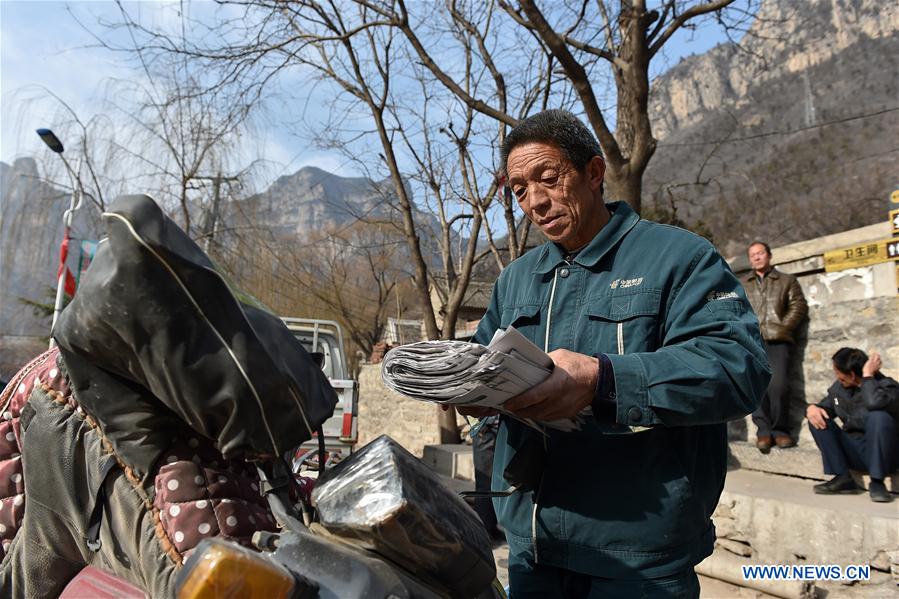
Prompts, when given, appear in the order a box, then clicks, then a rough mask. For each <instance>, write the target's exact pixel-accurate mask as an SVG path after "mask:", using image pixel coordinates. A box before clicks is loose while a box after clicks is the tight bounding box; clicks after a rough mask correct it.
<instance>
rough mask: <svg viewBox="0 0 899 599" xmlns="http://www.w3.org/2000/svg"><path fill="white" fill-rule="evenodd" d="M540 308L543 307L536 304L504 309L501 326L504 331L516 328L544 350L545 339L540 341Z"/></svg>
mask: <svg viewBox="0 0 899 599" xmlns="http://www.w3.org/2000/svg"><path fill="white" fill-rule="evenodd" d="M540 308H541V306H539V305H536V304H535V305H526V306H513V307H509V308H503V312H502V316H501V317H500V323H499V326H500V328H501V329H503V330H505V329H507V328H509V327H515V330H517V331H518V332H519V333H521V334H522V335H524V336H525V337H527V338H528V339H530V340H531V343H533V344H534V345H536V346H537V347H539V348H540V349H543V339H538V336H539V332H540Z"/></svg>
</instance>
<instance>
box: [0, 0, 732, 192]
mask: <svg viewBox="0 0 899 599" xmlns="http://www.w3.org/2000/svg"><path fill="white" fill-rule="evenodd" d="M179 5H181V3H180V2H178V1H177V0H175V1H160V0H156V1H147V2H131V3H126V6H127V7H128V9H129V11H135V12H138V11H139V12H140V13H141V16H142V17H143V18H149V19H152V20H153V21H154V22H155V23H157V24H159V25H160V26H163V27H170V26H176V25H177V18H176V17H175V15H176V12H175V10H173V9H176V8H177V7H178V6H179ZM184 5H185V6H186V7H187V10H191V11H193V13H194V15H195V16H196V14H197V13H198V12H201V11H204V10H211V9H212V8H213V6H212V4H211V3H208V2H194V3H193V4H190V3H185V4H184ZM117 15H118V11H117V8H116V6H115V3H114V2H109V1H105V0H96V1H90V2H87V1H82V2H43V1H33V0H30V1H24V0H0V107H2V113H0V160H2V161H4V162H7V163H10V162H12V161H13V160H14V159H15V158H17V157H20V156H30V155H37V154H39V153H41V152H43V151H44V150H43V146H42V144H41V142H40V141H39V139H38V138H37V136H36V135H35V134H34V129H36V128H38V127H42V126H49V127H52V126H53V123H52V120H53V117H54V111H55V108H54V106H53V103H52V102H50V101H47V100H46V99H41V96H43V95H44V92H43V89H42V88H48V89H51V90H52V91H53V92H54V93H55V94H56V95H58V96H59V97H60V98H61V99H62V100H64V101H65V102H66V103H68V104H70V105H71V106H72V107H73V108H74V109H75V111H76V112H78V114H79V115H80V116H81V117H82V118H83V119H84V120H87V119H88V118H90V116H91V115H92V114H94V113H95V112H96V111H97V110H98V109H99V108H98V106H99V104H98V102H97V98H99V97H100V94H101V91H102V87H103V83H104V81H105V80H107V79H108V78H110V77H125V78H127V77H132V76H133V74H132V72H131V71H130V70H129V68H128V67H126V66H125V65H124V64H123V63H122V60H121V57H119V56H116V55H114V54H113V53H111V52H109V51H108V50H105V49H102V48H98V47H96V44H95V41H94V40H93V39H92V38H91V36H90V34H89V33H88V32H86V31H85V30H84V29H83V28H82V27H81V26H79V25H78V23H77V22H76V20H75V17H76V16H77V17H78V19H79V20H81V21H82V22H84V23H86V24H88V25H94V24H95V23H96V21H97V18H98V17H104V16H105V17H106V18H107V19H115V17H116V16H117ZM723 41H725V39H724V36H723V34H722V33H721V32H720V30H718V28H716V27H714V26H711V25H710V26H707V27H702V28H700V29H698V30H697V31H695V32H690V31H683V32H680V33H679V34H677V35H676V36H675V37H674V38H673V39H672V40H671V42H669V45H668V46H666V56H665V57H663V58H662V60H659V61H658V62H657V63H656V69H657V71H661V70H664V69H665V68H667V66H673V65H674V64H676V63H677V61H678V60H679V59H680V58H681V57H683V56H686V55H689V54H698V53H702V52H704V51H706V50H707V49H709V48H711V47H713V46H714V45H716V44H718V43H721V42H723ZM313 93H314V92H313ZM306 99H308V100H310V101H309V102H304V103H303V107H302V108H300V109H299V110H298V108H297V107H296V106H287V105H283V104H273V105H272V106H270V110H269V113H268V118H266V119H265V120H264V121H260V122H259V124H258V125H257V126H256V127H255V130H254V132H253V135H254V137H255V139H253V140H252V142H249V141H248V143H252V145H253V146H254V151H255V152H256V153H261V154H262V155H263V157H264V158H265V159H267V160H269V161H271V163H272V164H273V168H272V169H269V170H268V173H269V175H268V176H270V177H272V178H275V177H277V176H279V175H283V174H289V173H293V172H295V171H296V170H298V169H299V168H301V167H303V166H307V165H313V166H318V167H320V168H324V169H326V170H329V171H331V172H337V173H338V174H342V175H355V174H357V173H355V172H354V171H353V169H352V167H351V165H349V164H347V163H346V162H345V160H344V159H343V158H342V157H341V156H340V155H338V154H336V153H333V152H329V151H325V150H317V149H315V148H312V147H310V145H309V144H308V143H304V142H303V140H301V139H297V137H296V135H295V134H292V133H291V132H290V131H289V130H287V129H286V128H284V127H278V126H276V124H277V123H278V122H279V120H280V117H281V116H285V117H286V116H287V115H290V117H291V118H292V119H296V115H297V113H298V112H299V113H301V114H302V115H303V116H304V117H305V119H307V121H315V120H316V119H319V118H323V117H322V115H318V114H317V112H316V111H317V110H319V109H318V108H317V107H318V106H320V105H321V103H320V102H318V101H317V100H316V98H314V97H312V98H306ZM63 141H65V140H63Z"/></svg>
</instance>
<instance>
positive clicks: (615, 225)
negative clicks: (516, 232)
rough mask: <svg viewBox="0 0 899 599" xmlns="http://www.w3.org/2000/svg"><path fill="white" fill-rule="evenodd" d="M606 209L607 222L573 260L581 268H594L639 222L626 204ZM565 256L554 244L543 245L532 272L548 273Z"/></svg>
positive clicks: (559, 247)
mask: <svg viewBox="0 0 899 599" xmlns="http://www.w3.org/2000/svg"><path fill="white" fill-rule="evenodd" d="M606 208H608V210H609V214H610V215H611V218H610V219H609V222H607V223H606V224H605V226H604V227H603V228H602V229H600V230H599V233H597V234H596V236H595V237H594V238H593V240H592V241H591V242H590V243H588V244H587V247H585V248H584V249H582V250H581V251H580V252H579V253H578V255H577V257H576V258H575V259H574V261H575V262H577V263H578V264H580V265H581V266H584V267H588V268H589V267H592V266H595V265H596V263H597V262H599V261H600V260H601V259H602V257H603V256H605V255H606V253H608V251H609V250H610V249H612V248H613V247H614V246H615V244H617V243H618V242H619V241H621V239H622V238H623V237H624V236H625V235H627V233H628V231H630V230H631V229H633V228H634V225H636V224H637V222H638V221H639V220H640V215H638V214H637V213H636V212H634V210H633V208H631V207H630V205H628V203H627V202H610V203H608V204H606ZM565 254H566V252H565V250H564V249H562V247H561V246H560V245H558V244H556V243H551V242H550V243H545V244H543V248H542V249H541V250H540V257H539V258H538V259H537V264H536V266H535V268H534V272H535V273H541V274H545V273H548V272H549V271H551V270H553V269H554V268H555V267H556V266H558V265H559V264H560V263H562V262H564V261H565Z"/></svg>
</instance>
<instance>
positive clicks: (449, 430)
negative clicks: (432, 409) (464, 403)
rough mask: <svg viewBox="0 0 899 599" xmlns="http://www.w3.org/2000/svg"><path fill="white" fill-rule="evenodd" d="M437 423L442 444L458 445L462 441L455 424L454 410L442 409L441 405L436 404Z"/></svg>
mask: <svg viewBox="0 0 899 599" xmlns="http://www.w3.org/2000/svg"><path fill="white" fill-rule="evenodd" d="M436 409H437V424H438V425H439V426H440V443H441V444H443V445H458V444H459V443H461V442H462V437H460V436H459V427H458V426H456V410H455V408H452V407H450V409H448V410H446V411H445V412H444V411H443V408H442V407H441V406H436Z"/></svg>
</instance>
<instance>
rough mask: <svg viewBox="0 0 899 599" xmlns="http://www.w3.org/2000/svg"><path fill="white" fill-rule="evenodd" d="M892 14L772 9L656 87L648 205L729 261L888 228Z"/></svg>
mask: <svg viewBox="0 0 899 599" xmlns="http://www.w3.org/2000/svg"><path fill="white" fill-rule="evenodd" d="M897 72H899V7H897V5H896V4H894V3H881V2H876V1H873V0H797V1H787V0H770V1H766V2H764V3H763V5H762V7H761V10H760V12H759V14H758V16H757V18H756V21H755V22H754V23H753V25H752V26H751V28H750V30H749V32H748V33H747V34H746V35H745V36H744V37H743V39H742V40H741V41H740V46H739V47H737V46H736V45H734V44H727V45H720V46H717V47H716V48H713V49H712V50H710V51H709V52H707V53H706V54H703V55H700V56H693V57H690V58H687V59H685V60H682V61H681V62H680V63H679V64H678V65H676V66H675V67H673V68H672V69H670V70H669V71H668V72H666V73H665V74H664V75H663V76H661V77H659V78H657V79H656V80H655V81H654V87H653V95H652V102H651V106H650V115H651V117H652V119H653V132H654V134H655V136H656V137H657V138H658V139H659V145H658V150H657V152H656V155H655V156H654V157H653V160H652V162H651V163H650V166H649V168H648V170H647V173H646V177H645V180H644V181H645V186H644V201H645V202H646V203H647V205H650V206H652V205H653V204H655V205H662V206H671V205H672V204H673V205H676V206H677V208H678V215H679V216H681V217H682V218H683V217H686V219H685V220H687V221H688V222H689V221H694V222H695V221H697V220H703V221H704V222H705V223H706V224H707V225H709V226H710V228H711V230H712V232H713V235H714V237H715V241H716V242H718V243H719V245H722V246H724V247H725V248H727V249H728V250H729V251H735V250H736V249H737V248H741V246H742V244H743V243H745V242H746V241H747V240H749V239H750V238H756V237H761V238H765V239H768V240H770V241H771V242H773V243H786V242H791V241H797V240H799V239H805V238H811V237H817V236H820V235H824V234H828V233H832V232H836V231H840V230H845V229H848V228H852V227H857V226H862V225H866V224H870V223H872V222H876V221H879V220H883V219H885V218H886V209H885V206H886V198H887V197H888V195H889V193H890V192H891V191H892V189H893V186H894V185H895V180H894V179H895V157H896V154H895V152H896V146H895V131H896V130H897V128H899V111H897V110H895V109H896V108H897V107H899V82H897V77H896V73H897Z"/></svg>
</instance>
